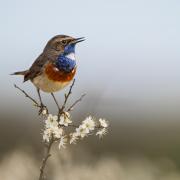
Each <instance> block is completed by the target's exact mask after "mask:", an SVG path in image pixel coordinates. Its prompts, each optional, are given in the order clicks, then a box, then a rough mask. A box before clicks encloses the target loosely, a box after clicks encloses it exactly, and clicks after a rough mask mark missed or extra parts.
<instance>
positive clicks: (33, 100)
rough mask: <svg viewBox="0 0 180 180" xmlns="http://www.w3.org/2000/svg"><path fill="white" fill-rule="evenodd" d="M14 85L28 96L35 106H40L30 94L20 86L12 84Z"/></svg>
mask: <svg viewBox="0 0 180 180" xmlns="http://www.w3.org/2000/svg"><path fill="white" fill-rule="evenodd" d="M14 87H15V88H16V89H18V90H20V91H21V92H22V93H23V94H24V95H25V96H26V97H27V98H29V99H30V100H31V101H32V102H33V103H34V104H35V106H37V107H40V105H39V103H38V102H37V101H36V100H35V99H34V98H32V97H31V96H29V95H28V94H27V93H26V92H25V91H24V90H23V89H21V88H20V87H18V86H17V85H16V84H14Z"/></svg>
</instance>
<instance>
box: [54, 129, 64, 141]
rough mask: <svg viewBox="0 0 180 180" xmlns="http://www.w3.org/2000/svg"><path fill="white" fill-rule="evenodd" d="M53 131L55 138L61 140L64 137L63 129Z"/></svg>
mask: <svg viewBox="0 0 180 180" xmlns="http://www.w3.org/2000/svg"><path fill="white" fill-rule="evenodd" d="M52 130H53V135H54V137H55V138H58V139H59V138H61V136H62V135H63V129H62V128H59V127H54V128H53V129H52Z"/></svg>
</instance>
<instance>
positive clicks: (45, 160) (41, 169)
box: [39, 139, 54, 180]
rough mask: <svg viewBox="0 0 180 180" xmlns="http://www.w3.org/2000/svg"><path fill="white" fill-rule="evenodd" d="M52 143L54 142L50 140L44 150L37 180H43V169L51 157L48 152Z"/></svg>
mask: <svg viewBox="0 0 180 180" xmlns="http://www.w3.org/2000/svg"><path fill="white" fill-rule="evenodd" d="M53 142H54V140H53V139H51V140H50V142H49V144H48V145H47V150H46V153H45V157H44V158H43V160H42V165H41V167H40V175H39V180H43V179H44V169H45V167H46V164H47V160H48V158H49V157H50V156H51V154H50V151H51V147H52V145H53Z"/></svg>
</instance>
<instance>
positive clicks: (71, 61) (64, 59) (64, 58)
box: [56, 53, 76, 72]
mask: <svg viewBox="0 0 180 180" xmlns="http://www.w3.org/2000/svg"><path fill="white" fill-rule="evenodd" d="M56 66H57V68H58V69H59V70H63V71H65V72H71V71H72V70H73V69H74V68H75V66H76V61H75V54H74V53H69V54H66V55H65V54H61V55H59V56H58V58H57V62H56Z"/></svg>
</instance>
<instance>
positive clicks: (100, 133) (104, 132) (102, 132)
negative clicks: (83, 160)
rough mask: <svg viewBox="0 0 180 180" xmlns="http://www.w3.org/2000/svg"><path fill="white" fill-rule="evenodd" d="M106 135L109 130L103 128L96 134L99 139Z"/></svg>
mask: <svg viewBox="0 0 180 180" xmlns="http://www.w3.org/2000/svg"><path fill="white" fill-rule="evenodd" d="M106 134H107V129H106V128H102V129H100V130H99V131H97V133H96V135H97V136H99V138H102V137H103V136H104V135H106Z"/></svg>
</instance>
